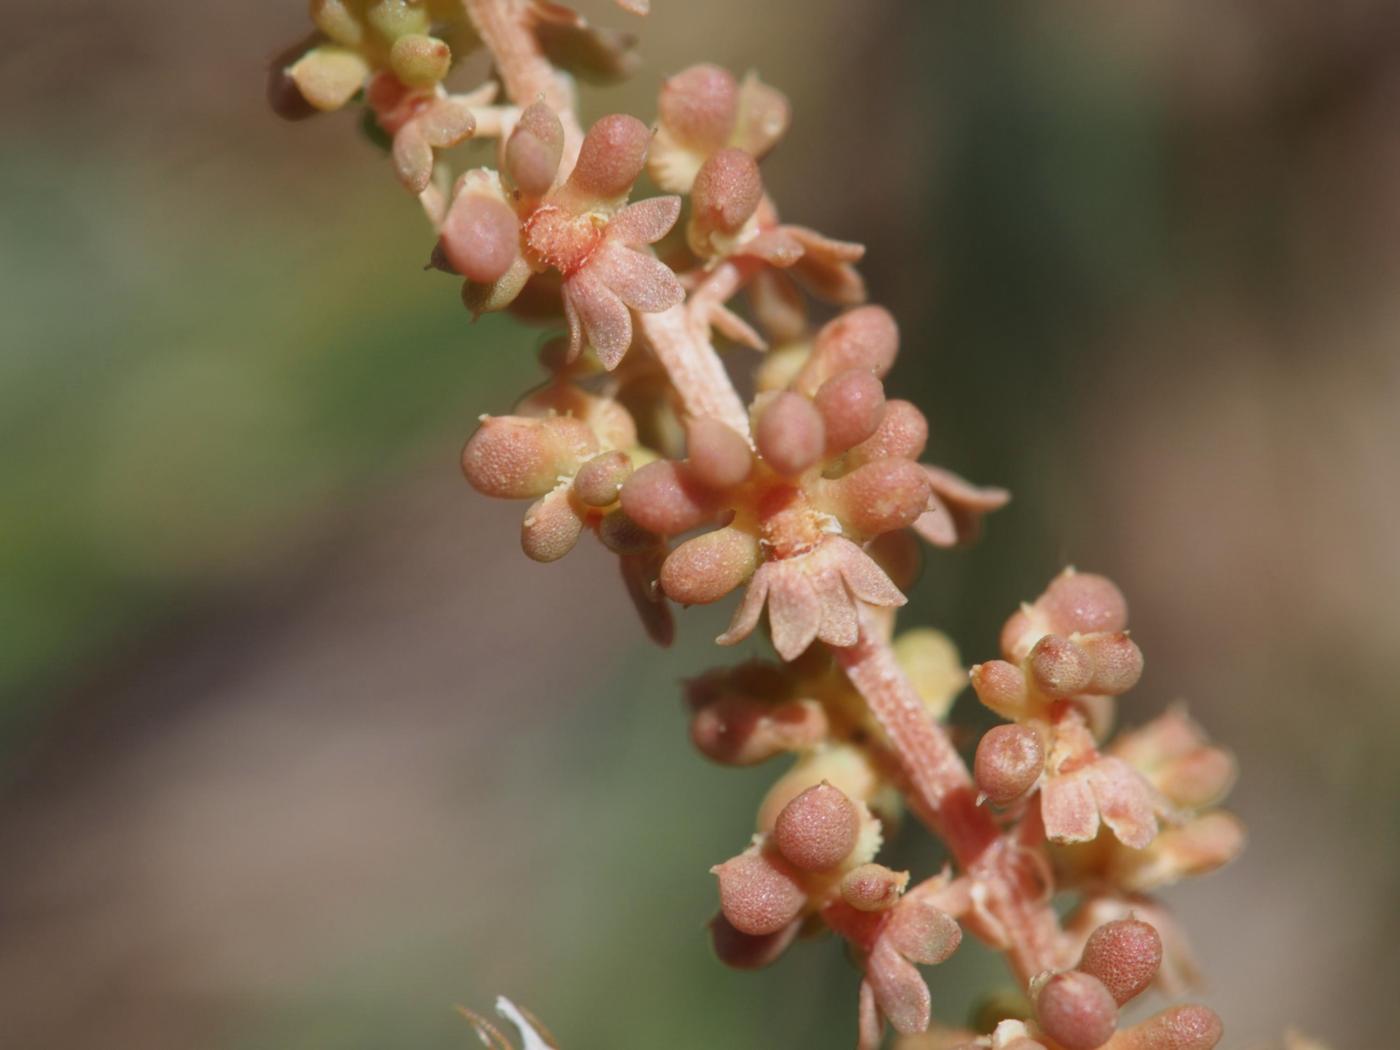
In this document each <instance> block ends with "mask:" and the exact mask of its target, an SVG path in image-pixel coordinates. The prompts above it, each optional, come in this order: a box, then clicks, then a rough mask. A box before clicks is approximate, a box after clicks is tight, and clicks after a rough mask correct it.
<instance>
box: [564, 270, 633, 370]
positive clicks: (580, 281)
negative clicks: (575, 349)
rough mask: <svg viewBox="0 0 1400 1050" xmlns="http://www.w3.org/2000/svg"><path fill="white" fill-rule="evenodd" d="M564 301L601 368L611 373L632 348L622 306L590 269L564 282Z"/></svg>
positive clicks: (629, 323) (629, 317)
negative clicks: (573, 314) (568, 305)
mask: <svg viewBox="0 0 1400 1050" xmlns="http://www.w3.org/2000/svg"><path fill="white" fill-rule="evenodd" d="M564 298H565V301H567V302H569V303H572V304H573V308H574V309H575V310H576V311H578V319H579V324H580V325H582V327H583V334H584V335H585V336H587V338H588V342H589V344H590V345H591V346H592V347H593V349H594V350H595V351H597V354H598V360H599V361H601V362H602V363H603V367H604V368H606V369H607V370H608V371H609V372H611V371H612V370H613V369H614V368H616V367H617V365H618V362H619V361H621V360H622V356H623V354H625V353H627V348H628V347H629V346H631V345H632V315H631V314H630V313H628V312H627V306H626V304H625V303H623V301H622V300H621V299H619V298H618V296H617V293H615V292H614V291H613V290H612V289H611V288H609V287H608V286H607V285H606V284H604V283H603V281H602V279H601V278H600V277H599V276H598V275H596V274H595V273H594V272H593V267H591V266H590V267H585V268H584V269H582V270H580V271H579V272H578V273H576V274H574V275H573V276H572V277H570V278H569V279H568V280H567V281H565V282H564Z"/></svg>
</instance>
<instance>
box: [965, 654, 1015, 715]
mask: <svg viewBox="0 0 1400 1050" xmlns="http://www.w3.org/2000/svg"><path fill="white" fill-rule="evenodd" d="M968 677H969V678H970V679H971V680H972V689H973V691H974V692H975V693H976V694H977V699H978V700H981V701H982V703H984V704H986V705H987V706H988V707H990V708H991V709H992V710H993V711H995V712H996V713H997V714H999V715H1002V716H1004V717H1006V718H1015V717H1017V715H1019V714H1021V713H1022V711H1023V709H1024V708H1025V706H1026V678H1025V675H1023V674H1022V673H1021V669H1020V668H1019V667H1017V666H1016V665H1015V664H1009V663H1007V662H1006V661H1005V660H988V661H987V662H986V663H984V664H976V665H975V666H974V667H973V668H972V671H971V672H970V673H969V675H968Z"/></svg>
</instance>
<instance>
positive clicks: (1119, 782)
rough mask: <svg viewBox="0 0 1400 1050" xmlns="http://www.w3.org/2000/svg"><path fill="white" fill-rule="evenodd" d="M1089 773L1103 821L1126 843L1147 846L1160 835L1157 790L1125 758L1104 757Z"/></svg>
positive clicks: (1138, 847)
mask: <svg viewBox="0 0 1400 1050" xmlns="http://www.w3.org/2000/svg"><path fill="white" fill-rule="evenodd" d="M1086 772H1087V774H1088V781H1089V785H1090V786H1091V787H1092V789H1093V792H1094V798H1095V799H1096V800H1097V802H1098V809H1099V814H1100V815H1101V816H1102V818H1103V822H1104V823H1105V824H1107V825H1108V826H1109V828H1110V829H1112V831H1113V833H1114V834H1115V835H1117V836H1118V841H1119V842H1121V843H1123V845H1125V846H1130V847H1131V848H1133V849H1146V848H1147V846H1149V845H1150V844H1151V842H1152V840H1153V838H1155V837H1156V835H1157V816H1156V813H1155V812H1154V809H1155V807H1154V805H1153V798H1152V795H1153V792H1152V789H1151V788H1150V787H1149V786H1148V784H1147V782H1146V781H1145V780H1143V779H1142V777H1140V776H1139V775H1138V774H1137V773H1136V772H1135V771H1134V770H1133V768H1132V766H1130V765H1128V764H1127V763H1126V762H1124V761H1123V760H1122V759H1121V758H1111V757H1105V758H1101V759H1099V760H1098V761H1097V762H1095V763H1094V764H1093V765H1091V766H1090V767H1089V768H1088V770H1087V771H1086Z"/></svg>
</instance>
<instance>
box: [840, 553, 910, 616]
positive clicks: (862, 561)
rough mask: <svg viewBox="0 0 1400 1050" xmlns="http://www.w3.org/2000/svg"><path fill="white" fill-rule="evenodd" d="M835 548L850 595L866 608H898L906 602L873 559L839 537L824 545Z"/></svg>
mask: <svg viewBox="0 0 1400 1050" xmlns="http://www.w3.org/2000/svg"><path fill="white" fill-rule="evenodd" d="M836 544H839V545H840V546H839V547H838V548H837V551H838V552H839V559H840V560H839V563H838V564H839V567H840V570H841V576H842V577H843V578H844V579H845V581H846V586H848V587H849V588H850V589H851V593H852V594H853V595H855V596H856V597H857V598H859V599H860V600H861V601H863V602H865V603H866V604H868V605H878V606H882V607H891V606H895V607H897V606H900V605H903V604H904V603H905V602H907V601H908V600H909V599H907V598H905V597H904V595H903V594H902V593H900V590H899V588H898V587H896V586H895V585H894V581H893V580H891V579H890V578H889V577H888V576H886V575H885V570H884V569H882V568H880V566H879V565H877V564H875V559H873V558H871V557H870V555H868V554H866V553H865V551H863V550H861V549H860V548H859V547H857V546H856V545H855V544H854V543H852V542H851V541H850V540H847V539H843V538H841V537H840V536H833V537H832V538H830V539H828V540H827V541H826V544H825V545H826V546H833V545H836Z"/></svg>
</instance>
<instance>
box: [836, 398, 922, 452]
mask: <svg viewBox="0 0 1400 1050" xmlns="http://www.w3.org/2000/svg"><path fill="white" fill-rule="evenodd" d="M927 444H928V420H927V419H925V418H924V414H923V413H922V412H920V411H919V409H918V408H917V407H916V406H915V405H913V404H911V403H910V402H908V401H901V400H899V399H895V400H893V401H887V402H885V411H884V412H883V413H882V414H881V416H880V425H879V426H878V427H876V428H875V433H873V434H871V435H870V436H869V437H868V438H866V439H865V440H864V441H862V442H861V443H860V444H859V445H857V446H855V448H853V449H851V450H850V451H849V452H847V453H846V464H847V465H848V466H852V467H858V466H860V465H861V464H862V463H873V462H875V461H876V460H877V459H918V458H919V457H920V456H921V455H923V452H924V446H925V445H927Z"/></svg>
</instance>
